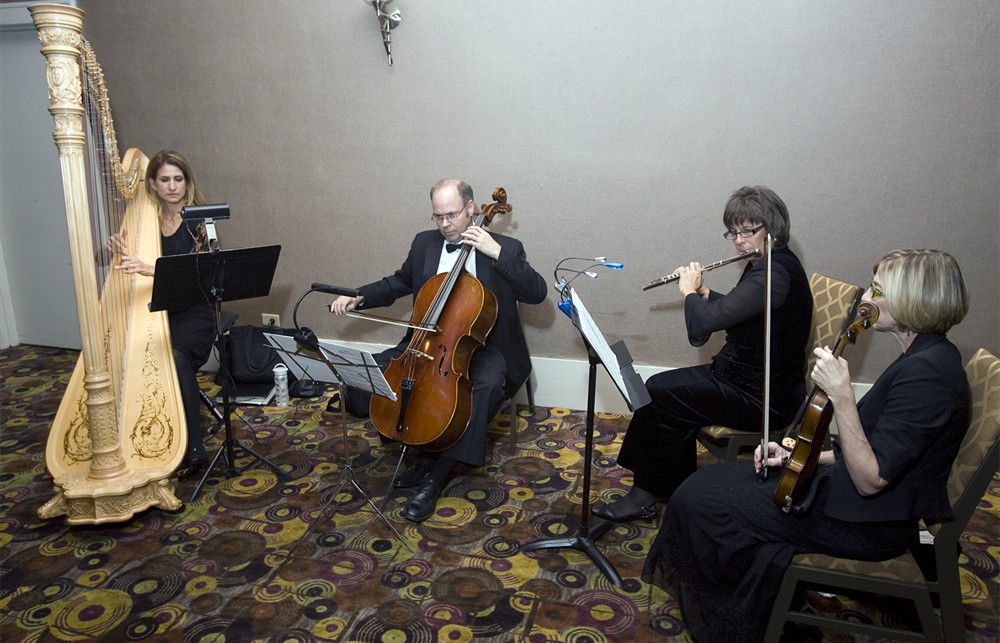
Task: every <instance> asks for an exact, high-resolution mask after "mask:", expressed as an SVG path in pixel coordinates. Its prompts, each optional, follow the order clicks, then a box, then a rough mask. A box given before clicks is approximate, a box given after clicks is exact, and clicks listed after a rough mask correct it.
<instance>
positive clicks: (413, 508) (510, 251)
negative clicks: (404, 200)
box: [330, 179, 547, 522]
mask: <svg viewBox="0 0 1000 643" xmlns="http://www.w3.org/2000/svg"><path fill="white" fill-rule="evenodd" d="M430 196H431V210H432V214H431V220H432V221H434V223H435V224H436V230H426V231H424V232H420V233H418V234H417V235H416V237H414V239H413V242H412V243H411V244H410V251H409V254H408V255H407V256H406V260H405V261H404V262H403V265H402V266H401V267H400V268H399V270H397V271H396V272H395V273H393V274H392V275H389V276H387V277H383V278H382V279H380V280H378V281H375V282H372V283H370V284H368V285H366V286H362V287H361V288H359V289H358V290H359V292H360V294H359V295H358V296H357V297H346V296H341V297H338V298H337V299H335V300H334V301H333V303H331V304H330V312H331V313H333V314H335V315H343V314H345V313H346V312H348V311H352V310H359V311H360V310H369V309H373V308H378V307H380V306H388V305H390V304H392V303H393V302H394V301H396V300H397V299H398V298H400V297H403V296H406V295H412V296H413V298H414V302H415V303H416V302H417V299H418V295H420V294H421V289H422V288H423V286H424V285H425V284H426V283H427V282H428V280H430V279H432V278H433V277H434V276H435V275H437V274H440V273H443V272H449V271H451V270H452V269H453V268H454V267H455V263H456V262H457V260H458V257H459V256H460V255H461V254H462V253H461V252H458V251H457V250H458V249H459V248H461V246H462V245H463V244H464V245H466V246H469V247H470V248H471V252H469V253H468V259H467V260H466V262H465V270H466V271H468V273H469V274H471V275H472V276H473V277H475V278H476V279H478V280H479V282H481V283H482V286H483V288H485V289H487V290H489V291H490V292H492V293H493V296H494V297H495V299H496V313H497V315H496V323H495V324H494V325H493V329H492V331H491V332H490V333H489V335H488V337H487V338H486V341H485V344H484V345H483V346H481V347H479V348H478V349H477V350H476V351H475V352H474V354H473V356H472V359H471V362H470V363H469V368H468V378H469V379H470V380H471V382H472V408H471V413H470V416H469V422H468V426H467V428H466V430H465V432H464V434H462V436H461V438H459V439H458V441H457V442H455V443H454V444H453V445H451V446H448V447H446V448H444V449H443V450H441V451H438V452H436V453H430V452H428V451H426V450H424V451H422V452H421V454H420V457H419V458H418V460H417V462H416V463H415V464H414V465H413V467H412V468H410V469H409V470H408V471H406V472H404V473H403V475H401V476H400V478H399V480H398V481H397V482H396V486H398V487H417V491H416V493H414V494H413V496H412V497H411V499H410V501H409V503H408V504H407V505H406V508H405V509H404V510H403V516H404V517H406V518H407V519H408V520H412V521H414V522H421V521H423V520H426V519H427V518H428V517H429V516H430V515H431V514H433V513H434V508H435V505H436V502H437V499H438V496H439V495H440V494H441V491H442V489H443V488H444V486H445V484H446V483H447V481H448V478H449V476H450V474H451V471H452V469H453V468H454V466H455V465H456V464H458V463H459V462H462V463H465V464H467V465H469V466H472V467H480V466H482V465H483V463H484V462H485V455H486V431H487V425H488V424H489V421H490V419H491V418H492V417H493V416H494V415H495V414H496V413H497V411H498V410H499V408H500V405H501V404H502V403H503V400H504V399H506V398H508V397H510V396H512V395H513V394H514V393H515V392H517V390H518V389H519V388H520V387H521V385H522V384H523V383H524V381H525V380H526V379H527V378H528V375H529V374H530V373H531V360H530V356H529V355H528V348H527V344H526V342H525V339H524V333H523V332H522V330H521V320H520V317H519V316H518V310H517V304H518V302H524V303H527V304H539V303H541V302H542V301H544V300H545V296H546V294H547V287H546V284H545V280H544V279H543V278H542V276H541V275H540V274H538V272H536V271H535V270H534V269H533V268H532V267H531V265H530V264H529V263H528V260H527V257H526V256H525V252H524V246H523V245H522V244H521V242H520V241H518V240H517V239H513V238H511V237H507V236H504V235H500V234H490V233H488V232H487V231H486V230H485V229H483V228H482V227H480V226H476V225H472V224H473V220H474V218H475V215H476V208H475V200H474V197H473V193H472V188H471V187H470V186H469V184H468V183H465V182H464V181H459V180H457V179H442V180H440V181H438V182H437V183H435V184H434V186H433V187H432V188H431V192H430ZM415 312H416V306H415ZM412 334H413V331H412V330H411V331H410V332H408V333H407V335H406V337H404V338H403V340H402V341H401V342H400V343H399V344H398V345H397V346H395V347H393V348H390V349H388V350H386V351H383V352H381V353H379V354H378V355H376V356H375V359H376V361H377V362H378V364H379V366H380V368H382V370H386V369H387V368H388V367H389V364H390V362H391V361H392V360H393V359H396V358H400V356H401V355H403V353H404V352H405V351H406V350H407V347H408V345H409V343H410V339H411V335H412ZM397 393H398V392H397ZM369 397H370V396H369V395H368V394H365V393H361V392H359V391H348V399H347V400H346V404H347V410H348V411H349V412H351V413H352V414H354V415H357V416H361V417H364V416H367V415H368V406H369Z"/></svg>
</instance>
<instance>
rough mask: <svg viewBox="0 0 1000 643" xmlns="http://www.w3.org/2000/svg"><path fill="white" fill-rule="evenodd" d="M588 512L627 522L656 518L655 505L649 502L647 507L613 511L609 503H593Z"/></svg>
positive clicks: (607, 518) (606, 518)
mask: <svg viewBox="0 0 1000 643" xmlns="http://www.w3.org/2000/svg"><path fill="white" fill-rule="evenodd" d="M590 513H592V514H594V515H595V516H600V517H601V518H604V519H605V520H612V521H614V522H629V521H631V520H649V519H651V518H656V505H655V504H651V505H649V506H648V507H639V508H638V509H634V510H633V511H629V512H623V513H620V514H619V513H615V511H614V509H612V508H611V505H609V504H603V503H602V504H599V505H594V506H593V507H591V508H590Z"/></svg>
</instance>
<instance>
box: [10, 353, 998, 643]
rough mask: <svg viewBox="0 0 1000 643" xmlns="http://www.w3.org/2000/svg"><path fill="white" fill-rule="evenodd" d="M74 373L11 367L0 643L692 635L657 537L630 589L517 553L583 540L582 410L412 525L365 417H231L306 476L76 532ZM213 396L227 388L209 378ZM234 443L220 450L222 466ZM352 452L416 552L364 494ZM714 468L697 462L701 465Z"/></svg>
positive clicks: (571, 560) (970, 626)
mask: <svg viewBox="0 0 1000 643" xmlns="http://www.w3.org/2000/svg"><path fill="white" fill-rule="evenodd" d="M75 360H76V353H75V352H72V351H65V350H57V349H49V348H38V347H31V346H20V347H15V348H10V349H6V350H3V351H0V375H2V383H0V412H2V428H0V507H2V512H0V513H2V515H0V640H2V641H31V642H48V641H90V640H94V641H116V642H118V641H144V640H148V641H168V642H169V641H176V642H191V643H193V642H199V643H215V642H217V643H222V642H223V641H225V642H227V643H229V642H233V641H236V642H242V641H274V642H278V641H280V642H288V643H291V642H294V641H343V642H346V641H351V642H358V641H360V642H369V641H370V642H380V643H383V642H384V643H432V642H436V641H449V642H456V643H457V642H464V641H497V642H501V641H502V642H510V641H518V642H524V643H548V642H556V641H558V642H563V643H602V642H612V641H640V642H641V641H675V640H676V641H685V640H689V637H688V634H687V632H686V630H685V627H684V622H683V619H682V616H681V614H680V612H679V609H678V606H677V603H676V602H675V601H674V600H673V599H672V598H671V597H670V596H669V595H667V594H665V593H664V592H663V591H662V590H660V589H659V588H657V587H652V586H650V585H647V584H645V583H643V582H642V581H641V580H639V573H640V571H641V568H642V564H643V560H644V557H645V555H646V552H647V550H648V548H649V544H650V542H651V541H652V539H653V537H654V536H655V533H656V529H657V523H656V521H655V520H649V521H644V522H636V523H631V524H626V525H618V526H616V527H614V528H613V529H611V530H610V531H608V532H607V533H606V534H604V535H603V536H602V537H601V538H600V539H598V540H597V541H596V542H597V547H598V549H599V550H600V551H601V552H602V553H603V554H604V555H605V556H606V557H607V559H608V560H609V561H610V563H611V564H612V565H613V567H614V568H615V569H616V570H617V572H618V573H619V574H620V576H621V577H622V579H623V584H622V586H621V587H616V586H614V585H613V584H612V583H610V582H609V581H608V579H607V578H606V577H605V576H604V574H603V573H602V572H601V571H600V570H599V569H598V568H597V566H596V565H595V564H594V563H593V561H591V560H590V558H588V556H586V555H585V554H584V553H582V552H580V551H577V550H575V549H572V548H562V549H548V550H540V551H536V552H530V553H521V552H520V546H521V545H523V544H525V543H528V542H532V541H535V540H538V539H542V538H554V537H555V538H558V537H567V536H572V535H574V534H576V533H577V529H578V526H579V521H580V507H581V494H582V453H583V449H584V440H585V434H584V432H585V428H586V417H585V414H584V413H583V412H580V411H571V410H568V409H561V408H538V409H536V410H535V412H534V413H529V411H528V410H527V409H526V408H524V407H521V416H520V418H519V419H518V425H519V426H518V435H519V438H518V444H517V449H516V450H515V452H514V453H510V452H509V449H508V445H507V439H506V436H507V431H508V424H507V422H508V420H507V416H506V415H505V414H501V415H500V416H498V417H497V418H496V419H495V420H494V424H493V426H492V428H491V443H490V448H489V453H488V456H487V458H488V460H487V462H486V464H485V466H483V467H481V468H478V469H469V468H465V469H460V470H459V471H457V472H456V474H457V475H456V476H455V477H453V479H452V480H451V482H450V483H449V485H448V486H447V488H446V489H445V491H444V493H443V495H442V499H441V501H440V502H439V503H438V506H437V509H436V511H435V513H434V515H433V516H431V517H430V518H429V519H428V520H427V521H426V522H424V523H422V524H414V523H411V522H408V521H406V520H405V519H404V518H403V517H402V509H403V507H404V505H405V502H406V500H407V498H408V496H409V493H410V491H409V490H398V491H396V492H393V493H390V494H388V498H385V496H386V493H385V492H386V489H387V487H388V483H389V481H390V479H391V476H392V473H393V470H394V468H395V465H396V462H397V459H398V457H399V453H400V449H399V446H398V445H395V444H383V443H382V442H381V440H380V439H379V438H378V436H377V434H376V433H375V432H374V430H373V429H372V428H371V427H370V425H369V424H367V422H366V421H364V420H360V419H357V418H353V417H351V416H348V420H349V422H348V426H347V427H346V431H347V441H346V447H345V441H344V436H343V431H344V427H343V426H342V423H341V416H340V413H339V411H334V412H328V411H327V403H328V401H329V400H330V399H331V395H332V393H331V392H326V393H324V394H323V395H322V396H321V397H319V398H315V399H293V400H292V405H291V406H289V407H285V408H277V407H254V406H244V407H240V408H239V409H238V411H237V413H236V414H234V416H233V422H232V424H233V429H234V434H235V437H236V438H238V439H239V440H240V441H241V443H242V444H245V445H246V446H248V447H249V448H251V449H253V450H254V451H256V452H258V453H260V454H261V455H263V456H264V457H266V458H268V459H269V460H271V461H272V462H274V463H276V464H277V465H279V466H280V468H281V469H282V470H283V471H285V472H286V473H287V474H288V475H287V477H279V476H277V475H276V474H275V473H274V472H273V471H272V470H270V469H269V468H267V467H264V466H261V465H259V464H256V463H255V462H254V460H253V459H252V458H250V457H246V454H245V453H243V452H240V451H237V455H238V456H239V457H238V458H237V461H236V465H237V468H240V469H243V470H242V471H240V472H237V473H235V474H234V475H231V476H230V475H227V474H228V472H227V471H226V470H225V469H224V468H223V467H222V466H219V467H217V468H216V469H214V470H213V473H212V475H211V476H210V477H209V479H208V481H207V483H206V485H205V486H204V488H203V489H202V490H201V493H200V494H199V495H198V497H197V498H196V499H195V500H194V501H193V502H189V501H187V499H188V498H190V497H191V494H192V492H193V491H194V488H195V485H196V480H195V479H189V480H184V481H182V482H180V483H179V485H178V497H181V498H183V499H185V504H184V506H183V507H182V508H181V509H180V510H178V511H177V512H174V513H168V512H164V511H161V510H158V509H153V510H148V511H145V512H143V513H141V514H139V515H137V516H135V517H134V518H133V519H132V520H130V521H129V522H127V523H121V524H116V525H105V526H100V527H96V526H92V527H79V526H78V527H67V526H66V525H65V523H64V522H62V521H61V520H59V519H54V520H47V521H44V520H41V519H39V518H38V517H37V513H36V511H37V509H38V507H39V506H40V505H41V504H42V503H43V502H45V500H47V499H48V497H49V495H50V494H51V478H50V477H49V474H48V473H47V471H46V469H45V457H44V448H45V440H46V437H47V433H48V427H49V423H50V422H51V419H52V417H53V415H54V414H55V411H56V408H57V406H58V403H59V400H60V398H61V396H62V392H63V389H64V388H65V385H66V382H67V380H68V378H69V374H70V372H71V370H72V367H73V364H74V362H75ZM202 385H203V386H204V387H205V388H206V389H211V388H213V387H214V385H213V384H211V383H210V380H209V375H207V374H206V375H205V376H204V377H203V378H202ZM203 413H204V422H205V425H206V426H212V425H213V423H214V419H213V418H212V417H211V416H210V415H209V414H208V411H207V410H206V409H203ZM627 424H628V418H627V417H624V416H620V415H604V414H600V415H598V417H597V418H596V419H595V435H594V442H595V461H594V466H593V469H592V471H593V483H592V485H593V486H592V489H591V501H592V502H597V501H602V500H608V499H613V498H614V497H615V496H616V495H617V494H619V493H621V492H622V490H623V489H624V488H627V487H628V486H629V485H630V483H631V480H630V478H629V476H628V473H627V472H626V471H623V470H621V469H618V468H617V467H615V466H614V458H615V455H616V454H617V452H618V447H619V445H620V444H621V438H622V435H623V433H624V430H625V427H626V426H627ZM222 437H223V436H222V435H221V434H218V433H217V434H215V435H214V436H212V437H211V438H210V439H209V440H208V441H207V447H208V449H209V452H210V454H212V453H214V451H215V450H216V449H217V448H218V446H219V444H220V442H221V438H222ZM348 456H350V457H351V458H352V459H353V460H352V462H353V469H354V472H355V480H356V481H357V483H358V485H359V486H360V487H361V489H362V490H364V491H365V492H366V493H367V494H368V495H369V496H370V497H371V498H372V500H373V501H374V502H375V503H376V505H379V506H381V505H382V503H383V501H384V502H385V514H386V517H387V518H388V520H389V521H390V522H391V524H392V526H393V527H395V529H396V530H398V532H399V534H400V535H399V536H397V535H396V533H395V532H394V531H393V529H392V528H390V526H389V525H388V524H386V522H384V521H383V520H382V519H381V518H379V517H378V515H377V514H376V512H375V511H374V510H373V509H372V507H371V505H370V504H369V503H368V502H367V501H366V499H365V498H364V496H363V495H362V494H360V493H358V492H357V490H356V488H355V487H354V486H353V485H351V484H349V483H348V484H345V477H344V475H345V473H344V463H345V461H346V458H347V457H348ZM711 463H712V458H711V456H709V455H708V454H707V453H702V454H700V455H699V465H700V466H710V465H711ZM998 516H1000V481H998V480H997V479H994V481H993V483H992V484H991V486H990V489H989V491H988V492H987V494H986V496H985V497H984V498H983V500H982V503H981V508H980V510H979V511H977V514H976V516H975V517H974V518H973V520H972V522H971V523H970V527H969V529H968V530H967V531H966V534H965V538H964V543H963V552H962V578H963V593H964V596H965V621H966V626H967V633H968V635H969V637H970V638H971V639H972V640H976V641H979V640H982V641H994V640H997V638H998V636H1000V625H998V621H1000V616H998V613H997V596H998V595H1000V588H998V580H1000V565H998V562H997V561H998V556H1000V545H998V529H997V525H998ZM595 522H596V519H595V520H593V521H591V523H590V525H591V527H593V526H594V524H595ZM808 600H809V601H810V604H811V606H812V607H813V609H816V610H818V611H824V612H833V613H839V614H840V615H842V616H843V617H844V618H849V619H866V620H875V621H878V620H880V619H887V618H895V617H893V616H888V615H886V614H883V613H882V611H881V609H880V606H879V605H878V604H874V605H867V604H861V603H858V602H852V601H850V600H848V599H845V598H840V597H836V596H833V597H829V596H822V595H819V594H813V595H809V596H808ZM826 640H830V641H845V640H851V639H850V638H845V637H843V636H842V635H838V634H833V633H830V634H829V635H828V637H827V638H826Z"/></svg>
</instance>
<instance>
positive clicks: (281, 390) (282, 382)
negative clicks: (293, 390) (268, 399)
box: [274, 364, 288, 406]
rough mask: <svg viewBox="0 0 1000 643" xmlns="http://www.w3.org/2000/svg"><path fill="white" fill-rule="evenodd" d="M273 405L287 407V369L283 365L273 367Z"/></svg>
mask: <svg viewBox="0 0 1000 643" xmlns="http://www.w3.org/2000/svg"><path fill="white" fill-rule="evenodd" d="M274 404H275V406H288V367H287V366H285V365H284V364H278V365H277V366H275V367H274Z"/></svg>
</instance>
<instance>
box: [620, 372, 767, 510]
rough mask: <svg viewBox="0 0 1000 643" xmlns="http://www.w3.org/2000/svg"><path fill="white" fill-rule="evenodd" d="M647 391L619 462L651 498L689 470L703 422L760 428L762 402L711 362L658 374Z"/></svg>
mask: <svg viewBox="0 0 1000 643" xmlns="http://www.w3.org/2000/svg"><path fill="white" fill-rule="evenodd" d="M646 389H647V390H648V391H649V395H650V397H651V398H652V401H651V402H650V403H649V404H647V405H646V406H644V407H642V408H640V409H638V410H637V411H636V412H635V414H634V415H633V416H632V421H631V422H630V423H629V425H628V430H627V432H626V433H625V438H624V440H623V442H622V447H621V451H620V452H619V454H618V464H619V465H621V466H623V467H625V468H627V469H631V470H632V472H633V473H634V474H635V475H634V485H635V486H636V487H638V488H640V489H644V490H646V491H649V492H650V493H652V494H653V495H654V496H656V497H659V498H669V497H670V496H671V495H672V494H673V492H674V490H675V489H677V487H678V486H679V485H680V484H681V483H682V482H683V481H684V480H685V479H686V478H687V477H688V476H689V475H691V474H692V473H694V471H695V469H696V468H697V439H698V432H699V431H700V429H701V428H702V427H703V426H708V425H711V424H721V425H724V426H729V427H732V428H734V429H740V430H744V431H754V430H760V429H761V422H762V420H761V417H762V416H761V409H762V408H763V404H762V402H761V401H760V400H758V399H755V398H754V397H753V396H751V395H748V394H747V393H745V392H743V391H741V390H740V389H738V388H736V387H734V386H732V385H730V384H728V383H726V382H724V381H721V380H719V379H717V378H716V377H715V376H714V375H713V374H712V367H711V365H710V364H704V365H701V366H692V367H688V368H678V369H674V370H671V371H664V372H662V373H657V374H656V375H653V376H652V377H650V378H649V379H648V380H647V381H646ZM774 418H775V416H774V415H772V420H773V419H774Z"/></svg>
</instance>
